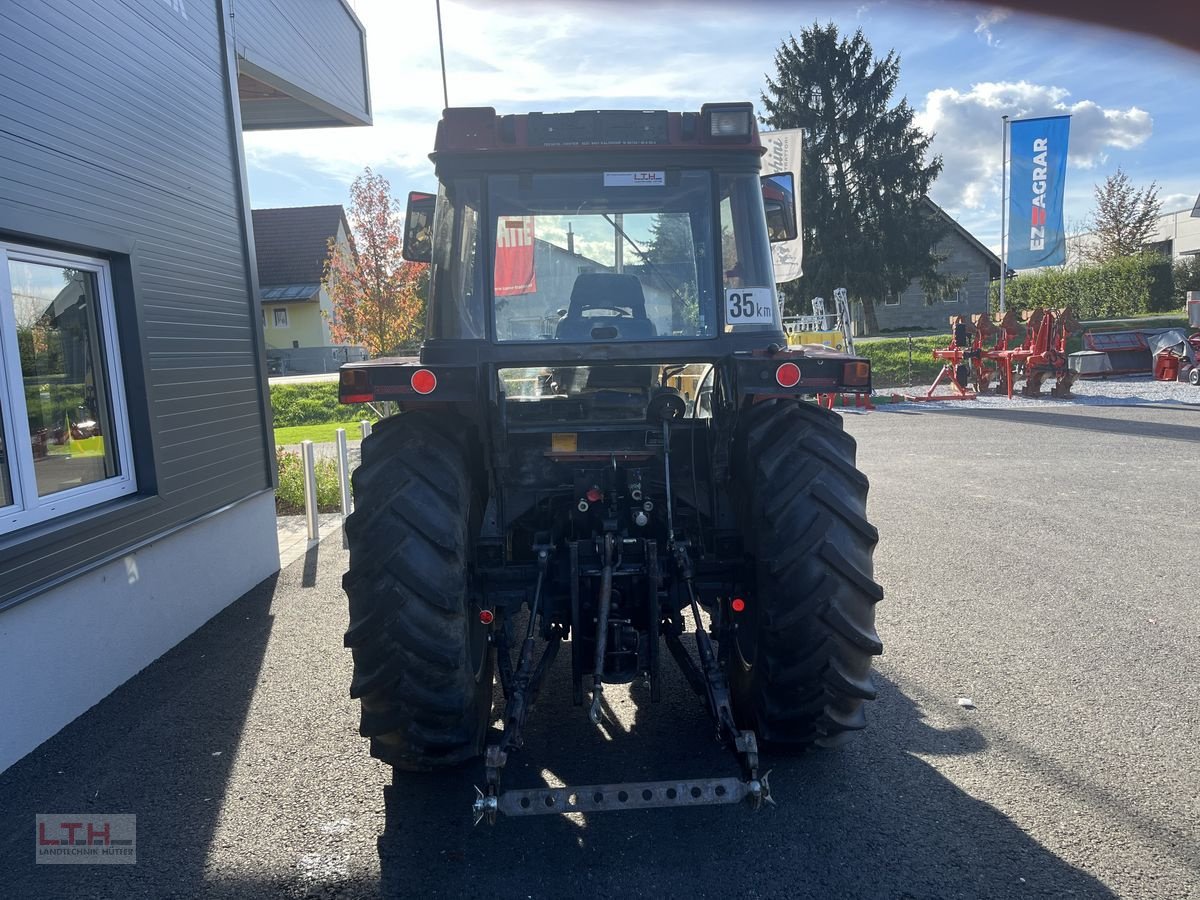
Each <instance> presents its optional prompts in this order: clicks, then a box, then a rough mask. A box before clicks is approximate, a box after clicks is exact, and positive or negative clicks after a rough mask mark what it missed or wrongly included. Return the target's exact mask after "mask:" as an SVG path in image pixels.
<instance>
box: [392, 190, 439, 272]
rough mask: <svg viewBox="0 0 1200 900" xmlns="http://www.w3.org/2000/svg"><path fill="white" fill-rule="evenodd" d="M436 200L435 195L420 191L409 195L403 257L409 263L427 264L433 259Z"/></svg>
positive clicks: (405, 216) (405, 215) (405, 218)
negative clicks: (434, 208)
mask: <svg viewBox="0 0 1200 900" xmlns="http://www.w3.org/2000/svg"><path fill="white" fill-rule="evenodd" d="M436 200H437V197H435V196H434V195H433V194H424V193H421V192H420V191H412V192H410V193H409V195H408V211H407V212H405V214H404V249H403V251H401V255H402V256H403V257H404V258H405V259H407V260H408V261H409V262H424V263H427V262H430V261H431V260H432V259H433V207H434V203H435V202H436Z"/></svg>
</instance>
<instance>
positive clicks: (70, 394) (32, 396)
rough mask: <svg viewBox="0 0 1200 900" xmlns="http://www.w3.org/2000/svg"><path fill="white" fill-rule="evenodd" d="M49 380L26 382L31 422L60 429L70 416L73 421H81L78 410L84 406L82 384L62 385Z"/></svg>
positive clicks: (26, 403) (26, 401) (26, 395)
mask: <svg viewBox="0 0 1200 900" xmlns="http://www.w3.org/2000/svg"><path fill="white" fill-rule="evenodd" d="M55 377H56V376H50V378H49V379H38V381H37V382H33V383H31V380H30V379H26V380H25V406H26V407H27V408H28V410H29V417H30V421H31V422H39V423H42V424H45V425H48V426H50V427H54V428H57V427H60V426H61V425H62V424H63V422H65V421H66V419H67V416H70V417H71V419H72V420H73V421H77V420H78V419H79V415H78V414H77V413H76V410H77V409H79V407H81V406H83V405H84V387H83V385H82V384H61V383H55V382H53V381H51V379H53V378H55Z"/></svg>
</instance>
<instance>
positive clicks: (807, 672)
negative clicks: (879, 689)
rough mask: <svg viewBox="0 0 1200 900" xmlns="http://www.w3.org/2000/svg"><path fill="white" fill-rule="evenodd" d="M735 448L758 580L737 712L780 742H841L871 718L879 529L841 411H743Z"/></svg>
mask: <svg viewBox="0 0 1200 900" xmlns="http://www.w3.org/2000/svg"><path fill="white" fill-rule="evenodd" d="M738 434H739V438H738V441H737V443H736V446H735V455H734V460H735V466H736V468H735V470H734V471H735V472H737V473H738V475H737V476H735V478H736V481H737V482H738V484H737V486H738V487H739V488H740V490H739V491H738V497H739V499H740V501H741V503H740V506H741V512H742V523H743V532H744V535H745V539H746V542H747V549H748V551H749V553H750V554H751V555H752V556H753V558H754V571H755V579H754V585H753V589H752V591H751V593H750V597H749V599H748V601H747V604H746V609H745V612H743V613H741V614H739V615H738V617H737V623H738V632H737V633H736V635H735V638H734V641H733V643H734V647H733V648H732V651H731V652H730V654H729V660H730V662H729V671H730V685H731V688H732V695H733V703H734V710H735V712H736V714H737V716H738V718H739V719H740V720H741V724H742V726H743V727H748V728H753V729H754V730H755V731H756V732H757V733H758V736H759V738H760V739H762V740H763V741H764V742H765V743H767V744H770V745H774V746H776V747H790V748H796V749H800V748H804V747H807V746H811V745H818V746H835V745H837V744H840V743H842V742H843V740H844V739H845V738H846V737H847V736H848V734H849V733H850V732H853V731H857V730H859V729H862V728H864V727H866V717H865V714H864V710H863V701H865V700H871V699H874V697H875V685H874V683H873V682H872V680H871V657H872V656H876V655H878V654H880V653H882V652H883V645H882V644H881V643H880V640H879V635H878V634H876V632H875V604H876V603H877V602H879V600H881V599H882V598H883V589H882V588H880V586H879V585H878V584H876V583H875V581H874V580H873V574H872V571H873V570H872V559H871V557H872V553H873V551H874V548H875V544H876V542H877V541H878V532H877V531H876V530H875V528H874V527H873V526H872V525H871V524H870V523H869V522H868V521H867V518H866V501H867V478H866V476H865V475H863V474H862V473H861V472H859V471H858V470H857V468H855V462H854V459H855V449H856V445H855V442H854V438H852V437H851V436H850V435H848V434H846V433H845V432H844V431H843V430H842V419H841V417H840V416H839V415H837V414H836V413H833V412H829V411H827V410H824V409H821V408H820V407H817V406H815V405H812V404H808V403H800V402H797V401H794V400H769V401H766V402H763V403H758V404H755V405H753V406H751V407H749V408H748V410H747V411H746V412H745V413H744V414H743V420H742V422H741V423H740V425H739V432H738Z"/></svg>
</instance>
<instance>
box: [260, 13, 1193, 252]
mask: <svg viewBox="0 0 1200 900" xmlns="http://www.w3.org/2000/svg"><path fill="white" fill-rule="evenodd" d="M351 5H352V6H353V7H354V9H355V11H356V12H357V13H358V15H359V18H360V19H362V21H363V24H364V26H365V27H366V29H367V39H368V58H369V60H370V69H371V71H370V79H371V93H372V99H373V102H374V110H375V125H374V126H373V127H371V128H340V129H323V130H314V131H292V132H271V133H261V132H260V133H250V134H247V135H246V140H245V145H246V158H247V166H248V172H249V181H250V194H251V198H252V201H253V205H254V206H255V207H270V206H305V205H310V204H320V203H348V195H349V185H350V181H351V180H352V179H353V178H354V176H355V175H356V174H358V173H359V172H361V171H362V169H363V167H364V166H368V165H369V166H371V167H373V168H374V169H376V171H379V172H382V173H383V174H384V175H386V176H387V177H388V179H389V180H390V181H391V183H392V187H393V191H394V193H395V194H396V195H397V196H398V197H403V196H404V195H405V194H406V193H407V192H408V191H409V190H418V189H429V188H430V187H432V185H433V168H432V165H431V164H430V163H429V161H428V159H427V155H428V153H429V151H430V150H431V149H432V146H433V136H434V129H435V127H436V124H437V120H438V117H439V115H440V112H441V108H442V86H441V75H440V70H439V63H438V51H437V24H436V19H435V15H434V2H433V0H403V2H397V0H351ZM442 19H443V25H444V27H445V40H446V66H447V70H448V81H449V93H450V102H451V104H452V105H455V106H494V107H496V108H497V109H498V110H499V111H501V112H510V113H512V112H528V111H530V110H544V111H557V110H566V109H596V108H621V107H629V108H655V109H664V108H665V109H673V110H678V109H698V108H699V106H700V104H701V103H705V102H709V101H721V100H745V99H749V100H752V101H754V102H755V104H756V106H757V105H758V103H759V96H760V94H761V92H762V90H763V87H764V83H765V75H766V74H767V73H770V72H773V70H774V62H773V60H774V52H775V50H776V48H777V47H778V46H779V45H780V43H781V42H782V41H783V40H786V39H787V37H788V35H789V34H791V33H797V32H799V31H800V30H801V29H802V28H804V27H805V26H807V25H811V24H812V23H813V22H814V21H819V22H822V23H824V22H828V21H832V22H835V23H836V24H837V25H838V26H839V27H840V28H841V29H842V30H843V31H845V32H848V33H852V32H853V31H854V30H855V29H856V28H862V29H863V32H864V34H865V35H866V37H867V39H868V40H869V41H870V42H871V44H872V45H873V47H874V49H875V51H876V53H877V54H878V55H882V54H884V53H886V52H887V51H888V50H889V49H893V48H894V49H895V50H896V51H897V52H898V53H899V54H900V57H901V69H900V72H901V74H900V93H901V94H902V95H904V96H907V98H908V101H909V103H910V105H911V106H912V107H913V108H914V109H915V110H916V111H917V113H918V116H917V121H918V123H919V124H920V125H921V126H922V127H923V128H925V129H926V130H927V131H931V132H933V133H934V134H935V138H934V143H933V149H934V152H936V153H940V154H941V155H942V156H943V158H944V162H945V168H944V169H943V172H942V176H941V177H940V178H939V180H938V182H937V183H936V184H935V185H934V188H933V191H932V196H933V199H934V200H936V201H937V202H938V203H940V204H941V205H942V206H943V207H945V208H946V209H947V210H948V211H949V212H950V213H951V214H952V215H954V216H955V217H956V218H957V219H958V220H959V221H960V222H962V224H963V225H965V226H966V227H967V228H968V229H970V230H971V231H972V232H973V233H975V234H976V235H977V236H978V237H979V238H980V239H981V240H982V241H984V242H985V243H987V244H989V245H991V246H993V247H994V248H998V247H999V234H1000V202H999V198H1000V138H1001V120H1000V117H1001V115H1003V114H1005V113H1008V114H1009V115H1012V116H1016V117H1019V116H1026V115H1053V114H1058V113H1064V112H1069V113H1072V115H1073V119H1072V132H1071V159H1070V165H1069V168H1068V174H1067V209H1066V217H1067V221H1068V228H1069V229H1071V228H1072V227H1073V226H1074V225H1077V223H1081V222H1082V221H1083V220H1084V219H1085V218H1086V217H1087V215H1088V214H1089V212H1090V211H1091V208H1092V205H1093V203H1092V191H1093V186H1094V185H1095V184H1096V183H1097V182H1099V181H1102V180H1103V179H1104V178H1105V177H1106V176H1107V175H1109V174H1111V173H1112V172H1115V171H1116V169H1117V167H1118V166H1121V167H1122V168H1124V170H1125V171H1126V172H1127V173H1128V174H1129V175H1130V177H1131V178H1132V179H1133V181H1134V182H1135V183H1137V184H1142V183H1148V182H1150V181H1151V180H1155V181H1157V182H1158V183H1159V185H1160V196H1161V197H1162V198H1163V200H1164V206H1163V210H1164V212H1166V211H1172V210H1175V209H1182V208H1184V207H1189V208H1190V207H1191V205H1192V203H1193V202H1194V201H1195V199H1196V196H1197V194H1198V193H1200V128H1198V127H1197V126H1198V125H1200V115H1198V113H1197V109H1196V98H1197V97H1200V55H1196V54H1194V53H1189V52H1186V51H1183V50H1179V49H1176V48H1174V47H1171V46H1170V45H1167V44H1165V43H1163V42H1161V41H1157V40H1154V39H1150V38H1143V37H1140V36H1134V35H1127V34H1123V33H1120V32H1114V31H1108V30H1105V29H1099V28H1093V27H1089V26H1084V25H1080V24H1076V23H1073V22H1072V23H1064V22H1061V21H1058V20H1053V19H1042V18H1038V17H1034V16H1027V15H1022V14H1018V13H1010V12H1009V11H1007V10H1005V9H1003V8H1000V7H990V6H972V5H968V4H961V3H951V2H941V0H919V2H918V0H907V2H901V0H884V2H865V0H860V2H845V3H842V2H829V0H826V2H820V3H797V2H774V0H757V2H745V0H742V2H736V0H727V2H722V3H717V2H707V0H692V2H682V0H676V2H656V0H637V2H634V0H573V2H567V0H558V2H551V0H521V2H519V3H508V4H503V3H495V2H485V0H443V3H442ZM897 99H898V98H897Z"/></svg>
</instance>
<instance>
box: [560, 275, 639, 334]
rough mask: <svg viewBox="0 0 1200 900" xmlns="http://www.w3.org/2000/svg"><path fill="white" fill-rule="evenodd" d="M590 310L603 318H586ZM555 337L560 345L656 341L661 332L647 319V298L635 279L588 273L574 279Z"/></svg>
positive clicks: (633, 277)
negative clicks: (589, 342) (563, 343)
mask: <svg viewBox="0 0 1200 900" xmlns="http://www.w3.org/2000/svg"><path fill="white" fill-rule="evenodd" d="M591 310H601V311H602V313H603V314H601V315H587V313H588V312H589V311H591ZM619 311H627V314H625V315H622V314H621V313H620V312H619ZM554 336H555V338H556V339H557V340H560V341H597V340H608V341H614V340H618V341H631V340H632V341H636V340H645V339H647V338H653V337H657V336H658V330H657V329H656V328H655V327H654V323H653V322H651V321H650V318H649V317H648V316H647V315H646V295H645V294H644V293H642V283H641V282H640V281H638V279H637V276H636V275H618V274H615V273H610V272H587V273H584V274H583V275H580V276H579V277H578V278H576V279H575V285H574V286H573V287H572V288H571V303H570V305H569V306H568V307H567V314H566V316H564V317H563V318H562V320H561V321H560V322H559V323H558V328H557V329H556V330H555V333H554Z"/></svg>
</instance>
